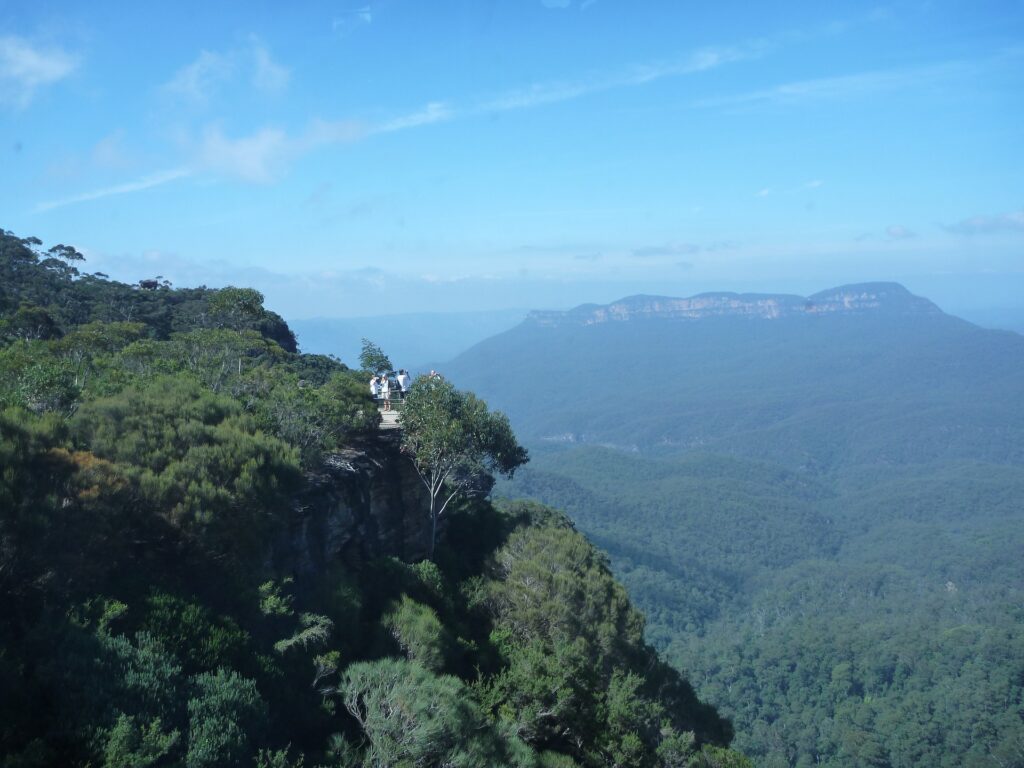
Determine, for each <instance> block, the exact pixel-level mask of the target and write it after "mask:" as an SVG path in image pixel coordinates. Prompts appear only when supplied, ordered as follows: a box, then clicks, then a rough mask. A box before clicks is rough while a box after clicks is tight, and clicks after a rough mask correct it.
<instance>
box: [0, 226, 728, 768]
mask: <svg viewBox="0 0 1024 768" xmlns="http://www.w3.org/2000/svg"><path fill="white" fill-rule="evenodd" d="M40 249H41V243H39V241H37V240H34V239H32V238H28V239H19V238H16V237H14V236H13V235H11V234H9V233H4V232H0V277H2V279H0V329H4V330H3V331H2V336H0V615H2V616H3V621H2V622H0V691H3V695H2V696H0V766H4V768H34V767H36V766H38V767H39V768H42V766H51V765H68V766H86V765H92V766H103V767H104V768H122V767H127V766H184V767H185V768H207V767H208V766H250V765H255V766H260V768H298V767H299V766H322V767H323V768H334V767H337V768H343V767H344V768H356V767H357V766H376V765H393V766H413V765H417V766H442V765H449V766H465V767H466V768H471V767H474V766H483V765H509V766H530V767H536V768H552V767H554V766H557V767H559V768H570V767H571V766H583V767H586V768H599V767H600V768H605V767H607V768H611V767H612V766H623V767H626V766H636V768H640V767H641V766H645V767H646V766H658V767H664V768H668V767H669V766H673V767H675V766H698V765H701V766H702V765H721V766H725V765H743V758H742V757H741V756H739V755H737V753H735V752H731V751H728V750H727V749H726V745H727V743H728V741H729V738H730V736H731V730H730V728H729V725H728V723H727V722H726V721H724V720H723V719H722V718H720V717H719V716H718V714H717V713H716V712H715V711H714V710H713V709H712V708H710V707H708V706H706V705H703V704H701V703H700V702H699V701H697V699H696V698H695V697H694V695H693V691H692V689H691V688H690V686H689V685H688V683H686V681H685V680H683V679H682V678H681V677H680V676H679V674H678V673H676V672H674V671H673V670H671V669H670V668H669V667H668V666H667V665H665V664H664V663H663V662H661V661H660V660H659V659H658V657H657V656H656V654H655V653H654V651H653V650H652V649H651V648H650V647H649V646H647V645H646V644H645V643H644V641H643V638H642V621H641V620H640V617H639V615H638V614H637V613H636V612H635V611H634V610H633V609H632V608H631V607H630V605H629V602H628V600H627V599H626V596H625V593H624V592H623V590H622V587H621V586H619V585H618V584H617V583H616V582H615V581H614V580H613V579H612V578H611V576H610V574H609V572H608V570H607V567H606V565H605V563H604V560H603V557H602V556H601V555H600V554H599V553H598V552H597V551H596V550H594V549H593V548H592V547H591V546H590V545H589V544H588V543H587V542H586V540H585V539H584V538H583V537H582V536H581V535H580V534H578V533H576V532H575V531H574V530H573V529H572V527H571V526H570V525H569V524H568V522H567V521H566V520H565V518H563V517H562V516H561V515H560V514H558V513H556V512H553V511H550V510H546V509H544V508H542V507H539V506H537V505H513V506H511V507H508V508H497V507H495V506H492V505H491V504H489V503H487V502H486V501H484V500H483V499H482V498H479V497H474V498H469V499H467V500H466V501H465V503H462V504H459V505H458V510H457V513H455V511H454V509H452V508H449V509H448V510H447V511H446V514H447V515H448V516H449V523H448V528H447V530H446V531H445V534H444V536H442V537H439V539H438V542H437V547H436V551H435V555H436V557H435V561H436V562H430V561H424V562H420V563H409V562H403V561H401V560H398V559H395V558H390V557H385V556H384V555H383V553H380V552H377V553H375V552H372V551H371V552H369V553H368V554H367V555H366V556H365V557H363V558H355V559H353V560H351V561H350V560H347V559H343V558H341V557H340V556H339V557H336V558H333V559H331V560H330V562H327V563H324V564H322V566H317V567H312V566H310V565H309V564H308V563H300V562H299V560H298V558H297V557H296V556H295V555H294V551H293V548H292V545H293V543H294V540H295V538H297V537H301V536H312V535H315V534H316V533H317V532H316V531H314V530H311V528H312V527H313V526H307V527H306V528H303V527H302V525H300V523H302V522H303V520H306V521H307V522H308V519H306V518H302V515H303V514H305V513H306V509H305V507H304V505H305V504H308V503H309V502H308V496H305V495H304V494H307V492H308V491H309V490H310V487H311V486H312V485H313V484H314V483H322V482H323V477H324V472H325V466H327V465H328V464H329V463H330V462H334V463H335V464H340V463H342V462H341V459H340V458H339V457H341V456H352V455H354V454H357V453H358V452H359V451H361V450H369V449H368V448H367V446H373V450H375V451H376V452H377V453H376V454H375V455H377V456H383V457H384V458H383V459H382V460H383V461H386V462H390V463H392V464H393V465H394V467H395V468H398V467H405V470H403V471H408V473H409V475H408V476H409V477H410V478H411V484H413V487H418V486H415V482H416V481H415V477H414V476H413V474H412V471H411V470H410V469H409V468H408V463H407V462H408V461H409V459H408V458H407V457H405V456H403V455H402V454H401V453H400V452H399V451H398V449H397V446H395V445H394V442H393V441H392V440H391V439H390V438H387V437H383V436H380V435H379V434H378V432H377V425H378V422H379V415H378V413H377V409H376V408H375V406H374V404H373V403H372V402H371V401H370V398H369V394H368V392H367V391H366V387H365V382H363V380H362V379H363V374H362V373H361V372H360V373H358V374H357V373H353V372H351V371H349V370H348V369H347V368H345V366H343V365H341V364H340V363H338V362H337V361H336V360H332V359H331V358H325V357H318V356H312V355H299V354H297V353H296V352H295V351H294V349H292V348H289V344H288V339H290V338H291V336H290V332H289V331H288V330H287V326H284V325H283V323H281V324H280V325H278V321H277V320H275V318H274V316H273V315H272V313H268V312H266V311H265V310H263V309H262V297H260V296H259V294H258V293H257V292H255V291H248V290H245V289H236V288H232V289H225V290H224V291H222V292H216V291H207V290H205V289H199V290H196V291H187V290H186V291H181V290H174V289H171V288H170V287H167V286H161V285H157V286H156V287H154V288H153V289H152V290H141V289H136V288H132V287H130V286H125V285H121V284H118V283H113V282H111V281H108V280H106V279H105V278H103V277H99V276H89V275H83V274H82V273H81V271H80V266H81V259H80V258H79V256H78V255H76V254H77V251H75V250H74V249H71V248H69V247H67V246H61V247H58V248H57V249H56V250H55V251H53V254H48V255H46V256H44V255H42V254H43V253H44V252H41V250H40ZM72 262H73V264H74V265H75V266H72ZM26 307H27V308H26ZM19 312H20V313H21V314H20V315H19ZM47 318H48V319H47ZM33 324H34V325H33ZM281 342H284V343H281ZM425 391H427V390H425ZM435 392H439V393H443V394H445V398H446V399H444V398H443V399H442V404H443V405H451V406H454V407H453V408H451V409H449V410H447V411H446V410H444V409H443V408H442V409H440V410H439V411H437V413H435V414H434V415H433V416H430V418H425V419H424V424H441V425H447V426H446V427H445V429H444V430H442V432H441V434H440V436H439V438H438V442H437V443H436V445H439V446H442V447H445V449H446V450H447V449H451V448H457V447H458V446H460V445H462V446H463V447H462V449H461V450H460V451H458V452H457V455H456V459H455V460H454V461H453V462H449V455H448V454H444V453H443V452H442V453H440V454H436V456H437V457H438V458H437V459H436V460H435V459H432V460H431V461H433V462H434V463H433V464H431V465H430V466H431V467H432V466H435V465H436V466H437V467H442V468H444V469H445V471H446V474H444V475H443V476H444V482H443V483H442V485H444V484H445V483H448V484H449V485H448V486H446V487H449V488H460V489H465V488H469V487H473V488H479V489H485V488H489V487H490V482H489V478H488V474H487V473H489V472H511V470H512V469H514V468H515V467H516V466H518V464H520V463H522V461H523V460H525V453H524V452H523V451H522V449H521V448H520V447H519V446H518V444H517V443H516V442H515V439H514V436H513V435H512V434H511V431H510V430H509V428H508V423H507V421H506V420H504V419H503V417H500V416H499V415H496V414H490V413H488V412H487V409H486V407H485V406H484V405H483V403H482V402H480V401H479V400H477V399H476V398H474V397H473V396H472V395H469V394H465V393H456V392H454V390H450V389H449V388H447V387H442V388H439V389H437V390H434V389H430V390H429V391H428V394H433V393H435ZM410 413H412V414H415V413H417V410H416V408H415V407H414V408H413V409H412V410H411V411H410ZM444 414H447V416H446V417H445V418H447V419H448V420H449V421H445V419H444V418H441V417H442V416H444ZM435 416H436V417H437V420H435V419H434V417H435ZM412 419H413V420H414V419H415V417H412ZM411 423H413V421H412V420H411V421H410V424H411ZM412 435H413V436H414V437H413V438H410V439H412V440H413V442H412V443H410V445H416V446H419V447H420V448H421V449H426V448H427V447H428V446H429V445H433V444H434V443H431V442H430V439H432V438H430V437H429V435H428V433H426V432H423V431H420V432H417V431H416V430H415V429H413V430H412ZM416 435H419V436H420V437H419V438H417V437H415V436H416ZM421 438H422V439H421ZM460 441H461V442H460ZM424 455H426V454H424ZM431 455H434V454H431ZM444 462H449V463H444ZM422 466H423V467H424V471H428V472H429V468H428V465H426V464H424V465H422ZM397 473H398V470H397V469H396V470H395V472H391V473H389V472H387V471H382V474H381V476H382V477H387V478H392V477H394V476H395V475H396V474H397ZM469 478H472V486H470V485H468V484H467V483H469ZM395 482H397V480H396V481H395ZM335 490H336V492H337V493H339V494H344V493H351V491H352V489H348V488H344V487H342V488H337V489H335ZM417 498H418V499H420V500H421V501H422V498H421V497H417ZM357 501H359V500H357ZM297 518H298V519H299V522H298V523H297V522H296V520H297ZM418 519H424V518H422V517H420V518H418ZM376 522H378V521H369V523H368V524H371V525H372V524H374V523H376ZM325 527H327V526H325ZM424 527H425V528H426V527H428V526H426V525H425V526H424ZM297 529H300V530H298V532H297ZM323 535H330V534H329V532H328V533H325V534H323ZM536 575H541V576H543V579H542V581H541V582H540V583H539V589H538V590H537V591H536V592H534V591H533V590H531V589H530V588H529V583H528V582H529V580H530V579H533V578H535V576H536ZM545 615H547V617H548V618H545ZM574 634H575V635H576V636H575V637H574V636H573V635H574ZM709 760H711V761H712V762H708V761H709ZM725 761H733V762H725ZM736 761H738V762H736Z"/></svg>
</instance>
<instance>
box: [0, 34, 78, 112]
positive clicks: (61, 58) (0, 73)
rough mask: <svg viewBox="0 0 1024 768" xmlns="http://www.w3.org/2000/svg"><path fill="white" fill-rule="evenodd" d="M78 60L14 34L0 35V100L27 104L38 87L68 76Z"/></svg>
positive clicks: (17, 104)
mask: <svg viewBox="0 0 1024 768" xmlns="http://www.w3.org/2000/svg"><path fill="white" fill-rule="evenodd" d="M77 67H78V59H77V57H75V56H73V55H72V54H70V53H68V52H66V51H63V50H61V49H60V48H40V47H36V46H34V45H33V44H32V43H30V42H29V41H27V40H25V39H24V38H21V37H15V36H14V35H5V36H0V103H5V104H11V105H13V106H15V107H18V108H24V107H27V106H28V104H29V103H30V102H31V101H32V98H33V97H34V96H35V94H36V91H38V90H39V89H40V88H42V87H44V86H47V85H52V84H54V83H56V82H58V81H60V80H63V79H64V78H65V77H67V76H68V75H70V74H71V73H72V72H74V71H75V69H76V68H77Z"/></svg>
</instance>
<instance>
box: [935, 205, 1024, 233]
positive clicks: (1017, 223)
mask: <svg viewBox="0 0 1024 768" xmlns="http://www.w3.org/2000/svg"><path fill="white" fill-rule="evenodd" d="M946 229H947V230H948V231H949V232H954V233H956V234H958V235H988V234H992V233H995V232H1024V208H1022V209H1021V210H1019V211H1010V212H1009V213H997V214H995V215H985V216H971V217H970V218H968V219H964V220H963V221H958V222H957V223H956V224H950V225H949V226H947V227H946Z"/></svg>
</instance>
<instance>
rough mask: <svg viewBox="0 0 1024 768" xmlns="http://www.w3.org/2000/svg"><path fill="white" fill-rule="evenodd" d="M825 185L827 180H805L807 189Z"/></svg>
mask: <svg viewBox="0 0 1024 768" xmlns="http://www.w3.org/2000/svg"><path fill="white" fill-rule="evenodd" d="M823 186H825V182H824V181H822V180H821V179H811V180H810V181H807V182H804V187H805V188H807V189H818V187H823Z"/></svg>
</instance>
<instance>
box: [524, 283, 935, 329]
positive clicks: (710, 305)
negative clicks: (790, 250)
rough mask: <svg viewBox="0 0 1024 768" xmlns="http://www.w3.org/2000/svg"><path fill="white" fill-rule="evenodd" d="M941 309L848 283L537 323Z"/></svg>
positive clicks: (902, 291)
mask: <svg viewBox="0 0 1024 768" xmlns="http://www.w3.org/2000/svg"><path fill="white" fill-rule="evenodd" d="M940 311H941V310H939V308H938V307H936V306H935V305H934V304H932V303H931V302H930V301H928V300H927V299H922V298H920V297H918V296H914V295H913V294H911V293H910V292H909V291H908V290H907V289H906V288H904V287H903V286H901V285H898V284H897V283H864V284H859V285H845V286H840V287H839V288H832V289H831V290H827V291H822V292H820V293H816V294H814V295H813V296H808V297H804V296H794V295H789V294H755V293H702V294H700V295H697V296H691V297H689V298H671V297H667V296H630V297H628V298H625V299H621V300H620V301H616V302H614V303H612V304H607V305H604V306H598V305H595V304H585V305H583V306H580V307H576V308H575V309H571V310H569V311H568V312H532V313H530V315H529V317H528V320H529V321H532V322H534V323H536V324H538V325H593V324H596V323H608V322H617V321H625V320H642V319H653V318H658V319H670V320H701V319H706V318H712V317H742V318H753V319H761V320H776V319H778V318H782V317H813V316H820V315H829V314H867V313H890V314H891V313H898V314H934V313H939V312H940Z"/></svg>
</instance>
